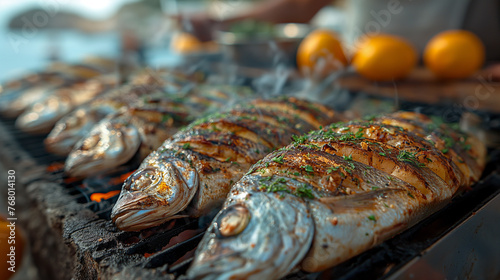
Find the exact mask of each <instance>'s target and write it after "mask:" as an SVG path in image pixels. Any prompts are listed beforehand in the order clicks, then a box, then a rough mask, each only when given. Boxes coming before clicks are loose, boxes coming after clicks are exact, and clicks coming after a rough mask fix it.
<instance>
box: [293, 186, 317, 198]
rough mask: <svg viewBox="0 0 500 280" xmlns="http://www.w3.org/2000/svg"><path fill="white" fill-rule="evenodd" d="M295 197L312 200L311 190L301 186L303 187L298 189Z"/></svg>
mask: <svg viewBox="0 0 500 280" xmlns="http://www.w3.org/2000/svg"><path fill="white" fill-rule="evenodd" d="M295 195H296V196H298V197H306V198H310V199H313V198H314V195H313V194H312V191H311V189H310V188H308V187H307V186H303V187H300V188H298V189H297V190H296V191H295Z"/></svg>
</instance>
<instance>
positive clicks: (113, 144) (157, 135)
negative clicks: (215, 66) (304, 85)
mask: <svg viewBox="0 0 500 280" xmlns="http://www.w3.org/2000/svg"><path fill="white" fill-rule="evenodd" d="M250 94H251V91H250V90H249V89H248V88H246V87H230V86H221V85H213V86H212V85H210V86H209V85H205V86H199V87H198V88H197V89H196V90H193V91H191V92H189V93H188V94H187V95H185V96H181V97H177V98H174V97H173V96H172V95H170V94H169V95H166V96H164V98H162V97H161V96H159V99H152V100H149V101H148V102H146V103H145V104H144V105H141V106H131V107H126V108H124V109H123V110H121V111H120V112H118V113H117V114H112V115H109V116H107V117H106V118H105V119H103V120H102V121H100V122H99V123H97V124H96V125H95V126H94V127H93V128H92V129H91V130H90V132H89V133H88V135H86V136H85V137H84V138H82V139H81V140H80V141H79V142H78V143H77V144H76V145H75V147H74V148H73V150H72V151H71V152H70V154H69V155H68V158H67V160H66V164H65V171H66V173H67V174H68V175H70V176H88V175H92V174H95V173H98V172H101V173H102V172H106V171H109V170H112V169H114V168H116V167H118V166H120V165H122V164H124V163H126V162H127V161H129V160H130V159H131V158H132V157H133V156H134V155H136V153H138V159H139V160H141V161H142V160H143V159H144V158H145V157H146V156H147V155H148V154H149V153H151V152H152V151H154V150H155V149H157V148H158V147H160V146H161V144H162V143H163V142H164V141H165V140H166V139H167V138H168V137H170V136H172V135H173V134H174V133H175V132H177V130H178V129H179V128H180V127H182V126H185V125H186V124H188V123H189V122H190V121H192V120H193V119H195V118H197V117H200V116H201V115H202V114H203V113H204V112H210V111H213V110H217V109H220V108H222V107H223V106H224V105H225V104H226V103H227V102H229V100H233V99H238V98H242V97H244V96H246V97H248V96H249V95H250Z"/></svg>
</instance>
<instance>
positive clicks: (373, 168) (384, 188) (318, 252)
mask: <svg viewBox="0 0 500 280" xmlns="http://www.w3.org/2000/svg"><path fill="white" fill-rule="evenodd" d="M400 115H401V113H396V114H394V115H388V116H385V117H383V119H384V121H382V122H379V123H377V121H371V122H354V123H350V124H349V123H344V124H341V123H339V124H333V125H331V126H328V127H325V128H324V129H321V130H319V131H314V132H311V133H310V134H309V135H305V136H302V137H298V138H296V141H295V142H294V143H293V144H291V145H289V146H287V147H285V148H283V149H280V150H279V151H275V152H273V153H271V154H269V155H268V156H266V157H265V158H264V159H263V160H262V161H260V162H259V163H257V164H255V165H254V166H253V167H252V168H251V169H250V171H249V173H247V175H245V176H244V177H243V178H242V179H241V180H240V181H239V182H238V183H237V184H236V185H235V186H233V188H232V189H231V192H230V193H229V196H228V198H227V199H226V202H225V207H224V208H223V210H222V211H221V212H220V213H219V215H223V214H222V213H224V212H225V211H226V209H231V208H234V207H236V205H237V206H238V207H239V208H240V209H246V208H251V206H247V205H256V204H260V201H261V200H262V198H261V196H260V195H262V194H265V195H267V196H275V197H277V198H278V199H281V201H280V200H278V201H277V202H276V203H275V204H274V205H273V206H272V208H273V209H276V208H278V209H280V207H281V205H280V204H286V203H288V198H289V196H291V195H292V196H296V197H300V198H301V199H302V200H303V201H302V204H303V205H305V206H306V208H307V211H301V212H297V211H296V213H294V214H291V213H281V212H280V211H277V213H273V212H272V211H271V213H269V215H298V213H301V215H303V216H308V217H311V219H312V221H313V227H312V228H309V229H307V230H308V231H309V232H312V234H313V239H312V241H311V243H302V244H303V245H302V246H305V247H306V252H305V253H303V254H301V255H300V257H298V258H296V259H294V260H291V261H288V262H286V261H284V262H282V263H278V264H276V263H273V264H272V266H273V267H279V268H282V267H283V268H284V267H286V268H289V267H294V266H299V267H300V268H301V269H302V270H304V271H307V272H316V271H321V270H324V269H326V268H329V267H332V266H334V265H336V264H339V263H341V262H343V261H345V260H347V259H349V258H351V257H353V256H355V255H357V254H359V253H361V252H363V251H365V250H367V249H369V248H372V247H373V246H375V245H377V244H379V243H381V242H383V241H384V240H386V239H388V238H390V237H392V236H393V235H395V234H397V233H399V232H401V231H403V230H404V229H406V228H408V227H409V226H411V225H413V224H415V223H417V222H418V221H420V220H422V219H423V218H425V217H426V216H428V215H429V214H431V213H433V212H434V211H435V210H437V209H439V208H441V207H442V206H443V205H445V204H446V203H447V202H448V201H449V200H451V198H452V197H453V195H454V194H456V192H457V190H459V188H461V187H462V186H463V185H466V184H470V183H471V182H470V181H467V179H465V176H463V174H462V175H461V174H460V173H461V171H460V169H459V168H457V167H456V166H453V165H454V162H453V160H452V159H451V158H450V157H449V156H448V157H447V156H446V153H443V152H442V151H440V150H439V149H438V148H437V147H439V145H436V143H435V142H429V141H428V140H426V139H424V138H425V136H426V135H429V131H426V130H425V129H423V127H425V126H426V125H425V123H424V124H422V123H421V122H419V120H420V119H425V117H424V116H421V115H419V114H414V113H412V114H407V115H406V118H407V119H410V120H412V121H413V124H412V125H414V126H410V125H407V126H405V128H406V129H405V128H402V127H401V126H395V125H394V124H395V123H396V121H391V122H390V123H391V124H392V125H387V123H389V121H388V120H390V119H391V118H395V119H397V118H399V117H400ZM398 122H400V123H401V124H405V123H406V124H408V123H407V122H403V121H401V120H398ZM415 124H418V125H415ZM410 130H412V131H414V132H415V133H412V132H411V131H410ZM417 134H420V136H419V135H417ZM469 137H473V136H469ZM472 141H475V140H474V139H473V140H472ZM450 149H454V150H455V152H456V154H468V153H470V150H469V149H466V148H464V147H463V146H461V145H454V146H453V147H451V148H450ZM481 149H482V148H481V147H478V148H477V150H481ZM483 160H484V158H477V159H476V161H478V162H481V161H483ZM440 169H441V170H440ZM434 171H436V172H434ZM445 173H448V174H445ZM256 194H259V195H256ZM254 200H256V201H254ZM263 207H268V206H266V205H264V206H263ZM260 211H267V210H260ZM266 213H267V212H266ZM251 219H252V220H254V219H255V220H256V221H254V222H255V223H257V224H260V225H261V228H258V229H257V228H255V227H248V226H242V225H239V224H237V225H236V226H234V223H235V222H234V219H233V220H231V219H227V220H225V221H224V222H221V221H222V219H221V218H220V217H219V218H216V219H215V220H214V222H213V223H212V226H211V227H210V230H209V232H207V234H206V235H205V236H204V238H203V241H202V243H201V244H200V246H199V247H198V249H197V252H196V255H195V259H194V261H193V264H192V266H191V268H190V269H189V270H188V276H190V277H191V278H193V279H245V278H247V277H254V278H255V279H259V278H261V279H278V278H281V277H283V276H285V275H286V274H287V273H288V272H289V271H290V270H289V271H288V272H285V273H275V274H272V273H269V272H267V271H269V268H270V267H271V265H270V264H268V263H265V262H263V263H257V262H255V263H254V264H253V266H252V268H251V269H248V270H246V271H245V272H243V273H242V272H240V271H237V270H234V269H233V270H234V271H232V269H228V270H226V269H224V268H222V267H221V266H219V265H218V264H219V263H229V264H231V265H229V267H232V264H233V263H238V262H239V260H238V259H239V256H241V255H244V256H250V258H251V260H253V259H256V258H257V259H258V258H259V256H258V254H259V252H256V251H253V249H252V246H250V245H251V244H249V243H246V246H241V245H239V243H241V242H243V241H242V240H241V238H243V237H244V236H247V235H249V234H256V235H258V234H259V233H258V232H257V233H256V232H253V231H256V230H257V231H258V230H261V231H262V233H264V232H265V230H266V229H265V227H266V225H267V227H269V228H272V227H273V226H274V224H273V225H272V226H271V225H269V224H268V223H266V221H264V219H263V218H262V217H259V218H257V217H254V216H251ZM257 219H260V221H259V220H257ZM231 221H232V222H231ZM246 224H250V222H247V223H246ZM230 226H232V227H230ZM280 226H281V225H280ZM288 226H289V227H293V224H290V225H288ZM217 228H219V229H225V228H238V231H237V232H236V233H234V234H232V235H231V236H221V235H217V234H214V232H216V230H214V229H217ZM262 228H264V229H262ZM297 230H298V228H297ZM271 234H272V233H271ZM262 236H264V235H262ZM287 238H289V236H287ZM292 238H296V237H293V235H292ZM298 241H299V238H296V242H298ZM278 243H279V242H278ZM271 246H273V245H271ZM270 250H272V251H274V252H279V251H280V250H281V248H280V246H274V247H272V249H270ZM213 267H216V268H217V269H215V270H213V271H212V270H211V269H212V268H213ZM248 271H250V272H248ZM276 271H278V270H277V269H276ZM281 271H283V270H281Z"/></svg>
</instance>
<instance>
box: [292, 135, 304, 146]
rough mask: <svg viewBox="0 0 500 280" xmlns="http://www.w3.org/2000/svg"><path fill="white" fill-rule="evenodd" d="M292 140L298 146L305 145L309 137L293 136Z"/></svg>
mask: <svg viewBox="0 0 500 280" xmlns="http://www.w3.org/2000/svg"><path fill="white" fill-rule="evenodd" d="M292 139H293V141H294V142H295V143H297V144H304V142H305V141H306V140H307V136H305V135H303V136H297V135H292Z"/></svg>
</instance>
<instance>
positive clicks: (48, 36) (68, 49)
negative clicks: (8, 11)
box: [0, 29, 120, 81]
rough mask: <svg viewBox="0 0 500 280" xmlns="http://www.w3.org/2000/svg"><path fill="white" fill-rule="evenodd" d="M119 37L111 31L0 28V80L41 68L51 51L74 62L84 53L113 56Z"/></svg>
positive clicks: (46, 62) (115, 54) (116, 50)
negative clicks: (93, 32) (98, 32)
mask: <svg viewBox="0 0 500 280" xmlns="http://www.w3.org/2000/svg"><path fill="white" fill-rule="evenodd" d="M119 49H120V46H119V37H118V34H116V33H113V32H108V33H100V34H84V33H77V32H69V31H47V30H33V31H29V32H28V30H24V31H23V30H20V31H18V32H12V31H8V30H6V29H0V81H3V80H5V79H9V78H13V77H15V76H18V75H20V74H22V73H25V72H28V71H33V70H36V69H40V68H43V67H44V66H45V65H47V64H48V63H49V62H50V56H51V53H57V56H58V57H59V59H60V60H62V61H68V62H76V61H78V60H80V59H82V58H83V57H85V56H87V55H102V56H107V57H116V56H117V55H118V54H119Z"/></svg>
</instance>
